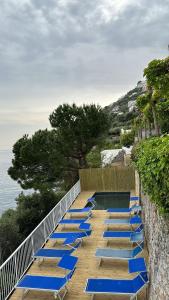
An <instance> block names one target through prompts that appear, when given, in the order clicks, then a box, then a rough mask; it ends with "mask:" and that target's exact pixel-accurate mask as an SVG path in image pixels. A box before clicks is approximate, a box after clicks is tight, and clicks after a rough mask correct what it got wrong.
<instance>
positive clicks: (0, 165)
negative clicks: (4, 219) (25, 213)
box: [0, 150, 22, 216]
mask: <svg viewBox="0 0 169 300" xmlns="http://www.w3.org/2000/svg"><path fill="white" fill-rule="evenodd" d="M11 160H12V151H11V150H0V216H1V215H2V213H3V212H4V211H5V210H7V209H9V208H15V207H16V202H15V198H16V197H17V196H18V195H19V193H20V192H21V191H22V189H21V187H20V186H19V184H18V183H17V182H16V181H14V180H12V179H11V177H10V176H9V175H8V172H7V171H8V168H9V167H10V166H11Z"/></svg>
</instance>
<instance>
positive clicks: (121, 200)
mask: <svg viewBox="0 0 169 300" xmlns="http://www.w3.org/2000/svg"><path fill="white" fill-rule="evenodd" d="M92 197H95V202H96V205H95V208H94V209H96V210H106V209H108V208H111V207H112V208H118V207H119V208H123V207H124V208H128V207H129V202H130V192H100V193H95V194H94V195H93V196H92ZM87 206H90V204H88V205H87Z"/></svg>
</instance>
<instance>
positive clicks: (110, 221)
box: [104, 215, 142, 226]
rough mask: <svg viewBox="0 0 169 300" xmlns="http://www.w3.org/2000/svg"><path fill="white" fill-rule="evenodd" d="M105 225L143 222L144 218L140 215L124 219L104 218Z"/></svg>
mask: <svg viewBox="0 0 169 300" xmlns="http://www.w3.org/2000/svg"><path fill="white" fill-rule="evenodd" d="M104 224H105V225H131V226H132V225H136V224H142V219H141V218H140V217H139V216H137V215H136V216H132V217H131V218H127V219H125V218H123V219H106V220H104Z"/></svg>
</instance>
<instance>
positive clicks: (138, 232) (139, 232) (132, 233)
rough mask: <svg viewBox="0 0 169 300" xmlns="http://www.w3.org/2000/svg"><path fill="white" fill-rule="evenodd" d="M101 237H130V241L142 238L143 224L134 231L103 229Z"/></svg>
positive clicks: (133, 241)
mask: <svg viewBox="0 0 169 300" xmlns="http://www.w3.org/2000/svg"><path fill="white" fill-rule="evenodd" d="M103 237H104V238H106V239H114V238H115V239H130V241H131V242H132V243H138V242H141V241H143V240H144V236H143V225H142V224H141V225H140V226H139V227H137V228H136V229H135V230H134V231H105V232H104V233H103Z"/></svg>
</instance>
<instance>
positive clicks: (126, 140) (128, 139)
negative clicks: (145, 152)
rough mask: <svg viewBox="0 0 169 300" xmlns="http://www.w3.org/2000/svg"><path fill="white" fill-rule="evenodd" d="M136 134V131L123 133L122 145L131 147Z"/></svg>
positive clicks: (121, 137)
mask: <svg viewBox="0 0 169 300" xmlns="http://www.w3.org/2000/svg"><path fill="white" fill-rule="evenodd" d="M134 136H135V133H134V131H131V132H126V133H123V134H121V136H120V143H121V145H122V146H124V147H130V146H131V145H133V143H134Z"/></svg>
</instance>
